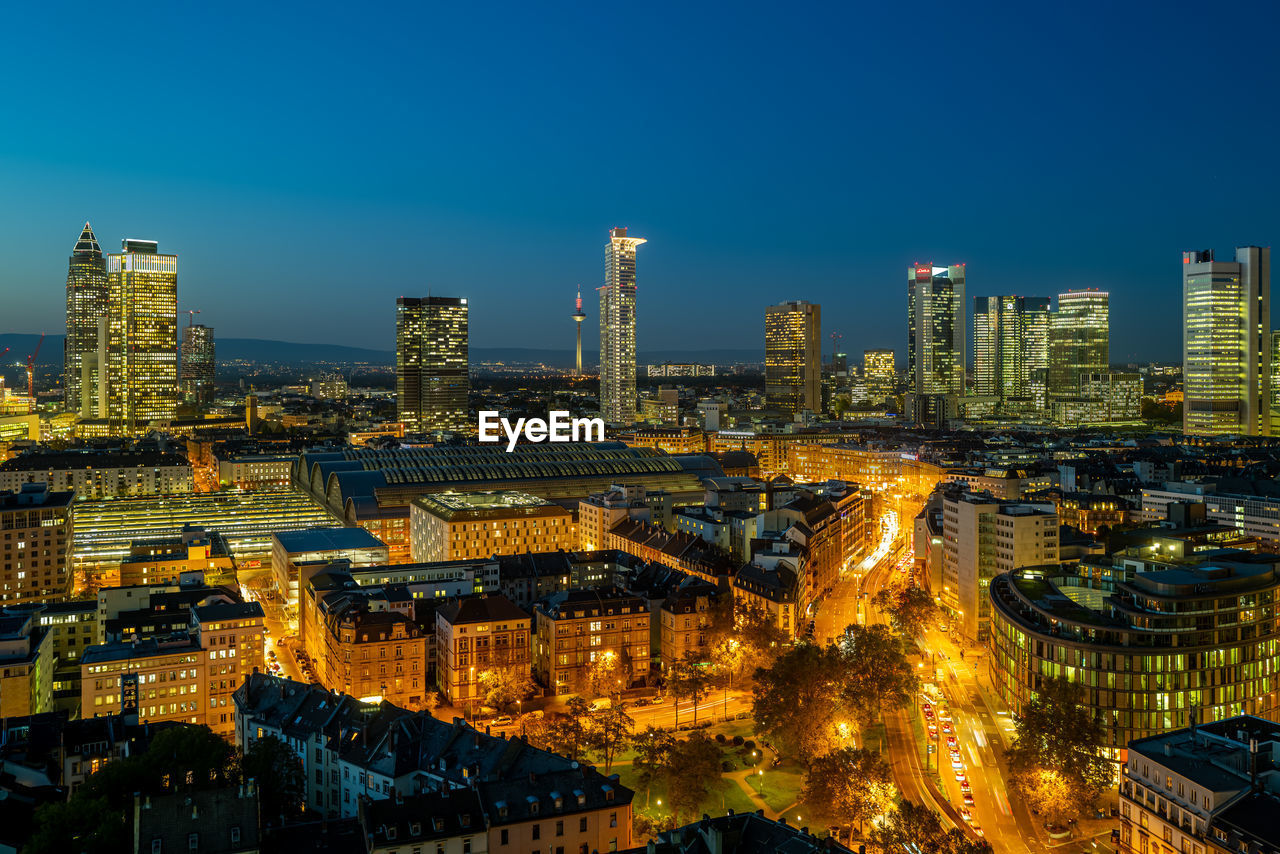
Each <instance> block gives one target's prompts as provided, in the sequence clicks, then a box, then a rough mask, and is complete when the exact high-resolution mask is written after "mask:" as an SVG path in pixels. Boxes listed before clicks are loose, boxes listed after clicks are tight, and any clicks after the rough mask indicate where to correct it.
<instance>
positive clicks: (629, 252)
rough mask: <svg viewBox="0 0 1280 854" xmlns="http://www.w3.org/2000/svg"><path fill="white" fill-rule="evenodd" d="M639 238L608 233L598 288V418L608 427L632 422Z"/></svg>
mask: <svg viewBox="0 0 1280 854" xmlns="http://www.w3.org/2000/svg"><path fill="white" fill-rule="evenodd" d="M645 242H647V241H646V240H645V239H644V238H643V237H628V236H627V229H626V228H625V227H623V228H614V229H610V231H609V243H608V245H607V246H605V249H604V286H603V287H601V288H600V414H601V416H602V417H603V418H604V420H605V421H608V422H609V423H611V424H632V423H634V422H635V420H636V247H638V246H640V245H641V244H642V243H645Z"/></svg>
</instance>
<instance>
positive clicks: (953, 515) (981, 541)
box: [942, 493, 1059, 641]
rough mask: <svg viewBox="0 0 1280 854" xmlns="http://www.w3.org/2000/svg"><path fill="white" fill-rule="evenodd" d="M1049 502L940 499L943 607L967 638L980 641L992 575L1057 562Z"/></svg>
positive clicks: (1055, 522)
mask: <svg viewBox="0 0 1280 854" xmlns="http://www.w3.org/2000/svg"><path fill="white" fill-rule="evenodd" d="M1058 540H1059V535H1058V514H1057V509H1056V508H1055V507H1054V506H1053V504H1022V503H1014V502H1004V501H998V500H995V499H993V498H992V497H991V496H990V495H975V494H973V493H957V494H953V495H950V496H948V497H946V498H945V499H944V500H943V549H942V607H943V608H944V609H946V610H947V611H949V612H950V614H951V617H952V619H953V620H955V621H956V623H957V625H958V627H959V629H960V632H961V633H962V634H963V635H964V636H965V637H967V638H970V639H976V640H978V641H984V640H985V639H986V637H987V632H988V630H989V626H990V621H991V600H990V597H989V596H988V595H987V593H988V588H989V587H990V586H991V579H993V578H995V577H996V576H997V575H999V574H1001V573H1004V572H1012V571H1013V570H1015V569H1018V568H1020V567H1024V566H1040V565H1042V564H1052V563H1057V562H1058V554H1059V552H1058Z"/></svg>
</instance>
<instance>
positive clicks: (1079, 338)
mask: <svg viewBox="0 0 1280 854" xmlns="http://www.w3.org/2000/svg"><path fill="white" fill-rule="evenodd" d="M1110 300H1111V296H1110V294H1108V293H1106V292H1105V291H1098V290H1094V289H1092V288H1090V289H1088V290H1070V291H1066V292H1065V293H1061V294H1058V310H1057V311H1055V312H1053V314H1052V315H1050V317H1049V389H1048V391H1049V396H1050V397H1051V398H1076V397H1081V396H1083V394H1084V381H1085V378H1086V377H1088V376H1089V375H1090V374H1104V373H1107V372H1108V371H1109V370H1111V367H1110V365H1111V362H1110V358H1111V349H1110V346H1111V320H1110V308H1109V306H1110Z"/></svg>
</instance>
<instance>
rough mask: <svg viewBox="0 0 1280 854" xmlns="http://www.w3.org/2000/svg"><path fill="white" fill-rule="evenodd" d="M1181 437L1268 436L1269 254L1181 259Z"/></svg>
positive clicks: (1242, 251)
mask: <svg viewBox="0 0 1280 854" xmlns="http://www.w3.org/2000/svg"><path fill="white" fill-rule="evenodd" d="M1182 325H1183V335H1182V364H1183V390H1184V391H1185V394H1186V396H1185V398H1184V399H1183V403H1182V407H1183V408H1182V430H1183V432H1184V433H1191V434H1200V435H1222V434H1236V433H1239V434H1245V435H1249V436H1268V435H1270V434H1271V380H1272V376H1271V362H1272V359H1273V358H1274V354H1273V353H1272V352H1271V343H1272V340H1271V249H1270V248H1263V247H1258V246H1243V247H1240V248H1238V249H1236V257H1235V260H1233V261H1218V260H1216V259H1215V258H1214V255H1213V250H1207V251H1203V252H1184V253H1182Z"/></svg>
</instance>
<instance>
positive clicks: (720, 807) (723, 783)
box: [613, 747, 758, 822]
mask: <svg viewBox="0 0 1280 854" xmlns="http://www.w3.org/2000/svg"><path fill="white" fill-rule="evenodd" d="M732 752H733V748H732V747H730V748H728V749H727V750H725V751H723V753H724V757H725V759H729V758H730V754H731V753H732ZM613 770H614V773H616V774H617V775H618V782H620V783H621V784H622V785H624V786H626V787H627V788H628V789H631V790H632V791H633V792H635V793H636V794H635V798H634V799H633V800H632V802H631V803H632V808H633V809H634V810H635V811H636V812H637V813H643V814H645V815H648V816H649V817H650V818H657V817H659V816H667V815H670V814H671V809H670V806H669V801H668V798H667V787H666V784H664V783H663V782H662V781H661V780H655V781H654V783H653V786H652V788H651V789H650V792H649V797H648V802H649V808H648V809H645V801H646V798H645V790H644V787H643V786H641V785H640V782H639V776H640V775H639V772H637V771H636V769H635V766H633V765H622V766H618V765H616V764H615V765H614V768H613ZM658 801H662V802H663V803H662V806H658ZM757 807H758V804H755V803H753V802H752V800H751V797H750V795H748V794H747V793H746V792H744V791H743V790H742V787H741V786H739V785H738V784H737V783H735V782H734V781H733V780H730V779H728V778H727V777H721V778H720V779H719V780H718V781H716V783H714V784H713V785H712V786H711V794H710V795H709V796H708V797H707V799H706V800H705V801H704V802H703V803H702V804H700V805H699V807H698V810H697V814H696V815H695V816H693V817H692V818H690V817H687V816H681V817H680V819H681V821H684V822H689V821H693V820H694V819H695V818H701V816H702V814H703V813H707V814H709V815H724V813H725V811H726V810H733V811H734V812H735V813H741V812H754V811H755V810H756V809H757Z"/></svg>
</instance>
